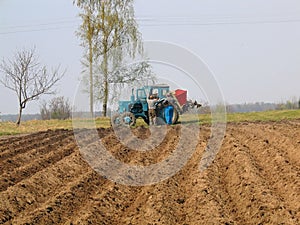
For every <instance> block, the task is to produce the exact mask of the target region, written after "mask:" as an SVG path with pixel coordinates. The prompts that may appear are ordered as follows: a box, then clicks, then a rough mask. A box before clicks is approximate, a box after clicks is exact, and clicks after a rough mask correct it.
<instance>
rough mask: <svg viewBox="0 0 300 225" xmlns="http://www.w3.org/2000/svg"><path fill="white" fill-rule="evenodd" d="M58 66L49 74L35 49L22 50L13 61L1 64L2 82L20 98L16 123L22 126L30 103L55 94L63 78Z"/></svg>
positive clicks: (0, 78) (3, 61)
mask: <svg viewBox="0 0 300 225" xmlns="http://www.w3.org/2000/svg"><path fill="white" fill-rule="evenodd" d="M59 69H60V67H59V66H58V67H57V68H55V69H54V70H53V71H52V72H48V70H47V68H46V66H42V65H41V64H40V62H39V61H38V58H37V57H36V55H35V49H34V48H33V49H31V50H22V51H19V52H17V53H16V54H15V56H14V58H13V60H10V59H9V60H7V61H5V60H4V59H3V60H2V62H1V63H0V73H1V74H2V76H1V77H0V82H1V83H2V84H3V85H4V86H5V87H6V88H8V89H10V90H12V91H14V92H15V93H16V95H17V97H18V104H19V116H18V119H17V121H16V123H17V125H20V122H21V117H22V111H23V109H25V107H26V104H27V103H28V102H29V101H33V100H37V99H38V98H39V97H40V96H41V95H44V94H54V93H55V92H54V91H53V90H52V88H53V86H54V85H55V84H56V83H57V82H58V81H59V80H60V79H61V78H62V77H63V75H64V74H65V71H64V72H62V73H60V72H59Z"/></svg>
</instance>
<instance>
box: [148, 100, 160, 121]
mask: <svg viewBox="0 0 300 225" xmlns="http://www.w3.org/2000/svg"><path fill="white" fill-rule="evenodd" d="M157 100H158V99H157V97H156V96H153V95H150V96H149V98H148V99H147V103H148V112H149V123H150V125H156V112H155V103H156V102H157Z"/></svg>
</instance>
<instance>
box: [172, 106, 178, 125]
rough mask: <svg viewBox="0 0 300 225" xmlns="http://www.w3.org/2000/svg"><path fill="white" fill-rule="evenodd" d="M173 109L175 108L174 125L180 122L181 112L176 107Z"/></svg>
mask: <svg viewBox="0 0 300 225" xmlns="http://www.w3.org/2000/svg"><path fill="white" fill-rule="evenodd" d="M173 108H174V111H173V118H172V124H176V123H177V122H178V119H179V112H178V110H177V109H176V107H174V105H173Z"/></svg>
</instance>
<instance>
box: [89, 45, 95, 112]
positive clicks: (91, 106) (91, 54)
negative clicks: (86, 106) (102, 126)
mask: <svg viewBox="0 0 300 225" xmlns="http://www.w3.org/2000/svg"><path fill="white" fill-rule="evenodd" d="M92 48H93V46H92V41H91V40H89V63H90V65H89V66H90V113H91V115H92V117H93V116H94V89H93V88H94V82H93V50H92Z"/></svg>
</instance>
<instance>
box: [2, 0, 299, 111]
mask: <svg viewBox="0 0 300 225" xmlns="http://www.w3.org/2000/svg"><path fill="white" fill-rule="evenodd" d="M135 14H136V17H137V20H138V23H139V28H140V31H141V33H142V35H143V39H144V40H161V41H167V42H172V43H175V44H178V45H180V46H183V47H185V48H187V49H189V50H190V51H192V52H194V53H195V54H197V55H198V56H199V57H200V58H201V59H202V60H203V61H204V62H205V63H206V64H207V65H208V67H209V68H210V69H211V71H212V72H213V73H214V75H215V78H216V80H217V82H218V84H219V86H220V88H221V90H222V92H223V94H224V98H225V101H226V102H228V103H244V102H256V101H259V102H260V101H265V102H279V101H282V100H283V101H285V100H287V99H290V98H292V97H297V98H299V97H300V29H299V27H300V1H299V0H281V1H279V0H265V1H259V0H244V1H240V0H228V1H215V0H206V1H202V0H200V1H199V0H186V1H182V0H151V1H150V0H136V2H135ZM77 15H78V10H77V8H76V7H75V6H73V4H72V0H51V1H49V0H48V1H46V0H27V1H21V0H0V59H3V58H4V59H7V58H11V57H12V56H13V53H14V52H16V51H17V50H20V49H24V48H26V49H30V48H32V47H33V46H35V47H36V52H37V53H38V55H39V56H40V59H41V61H42V62H43V63H44V64H46V65H48V66H49V67H55V66H57V65H59V64H61V66H62V67H63V68H67V73H66V76H65V77H64V79H63V80H62V82H61V83H60V84H59V85H58V86H57V90H58V95H64V96H66V97H68V98H70V100H72V99H73V96H74V94H75V91H76V88H77V85H78V82H79V78H80V72H81V64H80V58H81V56H82V49H81V47H80V46H79V40H78V38H77V37H76V36H75V34H74V32H75V31H76V29H77V27H78V25H79V23H80V19H79V18H78V16H77ZM0 95H1V101H0V112H1V113H2V114H6V113H16V112H17V98H16V96H15V94H14V93H13V92H12V91H10V90H8V89H5V88H4V87H3V86H0ZM33 112H39V102H31V103H29V105H28V109H26V110H25V113H33Z"/></svg>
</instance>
